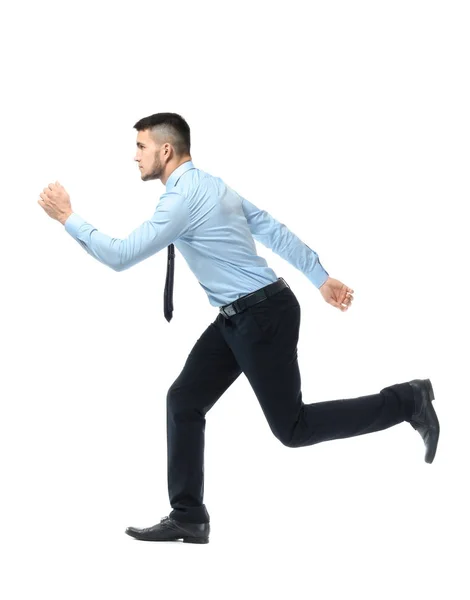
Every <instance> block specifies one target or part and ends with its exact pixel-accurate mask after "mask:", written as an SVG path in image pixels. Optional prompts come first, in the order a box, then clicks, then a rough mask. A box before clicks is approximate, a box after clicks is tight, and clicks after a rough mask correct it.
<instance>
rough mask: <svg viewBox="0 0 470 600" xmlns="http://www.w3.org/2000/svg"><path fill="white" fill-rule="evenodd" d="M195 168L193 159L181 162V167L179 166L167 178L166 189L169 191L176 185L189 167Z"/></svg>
mask: <svg viewBox="0 0 470 600" xmlns="http://www.w3.org/2000/svg"><path fill="white" fill-rule="evenodd" d="M194 168H195V167H194V165H193V161H192V160H188V161H186V162H184V163H183V164H181V165H180V166H179V167H177V168H176V169H175V170H174V171H173V172H172V174H171V175H170V176H169V177H168V179H167V180H166V185H165V187H166V191H167V192H169V191H170V190H171V189H172V188H174V187H175V185H176V183H177V182H178V179H179V178H180V177H181V175H183V173H186V171H189V169H194Z"/></svg>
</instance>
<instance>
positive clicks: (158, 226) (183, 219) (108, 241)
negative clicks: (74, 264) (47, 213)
mask: <svg viewBox="0 0 470 600" xmlns="http://www.w3.org/2000/svg"><path fill="white" fill-rule="evenodd" d="M64 226H65V229H66V231H67V232H68V233H69V234H70V235H71V236H72V237H73V238H74V239H75V240H77V242H78V243H79V244H80V245H81V246H82V247H83V248H84V249H85V250H86V251H87V252H88V254H90V255H91V256H93V257H94V258H96V259H97V260H99V261H100V262H102V263H103V264H105V265H107V266H108V267H111V268H112V269H114V270H115V271H124V270H125V269H128V268H129V267H132V266H133V265H135V264H137V263H139V262H141V261H142V260H144V259H146V258H148V257H149V256H152V254H155V253H157V252H159V251H160V250H162V249H163V248H165V247H166V246H168V245H169V244H171V243H173V242H174V241H175V240H176V239H178V238H179V237H181V236H182V235H184V234H185V233H186V232H187V231H188V230H189V229H190V223H189V208H188V203H187V200H186V199H185V198H184V196H182V195H181V194H179V193H177V192H176V190H175V191H173V190H171V191H169V192H165V193H164V194H163V195H162V196H161V197H160V200H159V203H158V204H157V208H156V210H155V212H154V214H153V216H152V217H151V218H150V219H148V220H147V221H145V222H144V223H142V225H140V226H139V227H137V229H135V230H134V231H133V232H132V233H131V234H129V236H128V237H127V238H126V239H124V240H121V239H119V238H113V237H110V236H108V235H105V234H104V233H101V232H100V231H98V230H97V229H96V227H94V226H93V225H91V224H90V223H87V222H86V221H85V220H84V219H82V217H80V216H79V215H77V213H75V212H74V213H72V214H71V215H70V216H69V217H68V218H67V220H66V221H65V223H64Z"/></svg>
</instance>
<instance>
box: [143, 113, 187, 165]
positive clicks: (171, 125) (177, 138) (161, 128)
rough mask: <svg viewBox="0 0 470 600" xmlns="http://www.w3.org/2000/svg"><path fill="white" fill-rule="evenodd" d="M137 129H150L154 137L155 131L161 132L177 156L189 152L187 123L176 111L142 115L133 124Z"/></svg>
mask: <svg viewBox="0 0 470 600" xmlns="http://www.w3.org/2000/svg"><path fill="white" fill-rule="evenodd" d="M134 127H135V129H137V131H143V130H145V129H150V134H151V135H152V137H153V138H154V139H155V133H161V134H162V135H163V138H164V139H165V141H168V142H169V143H170V144H171V145H172V146H173V147H174V149H175V152H176V154H177V155H178V156H184V155H185V154H190V150H191V132H190V129H189V125H188V124H187V123H186V121H185V120H184V119H183V117H182V116H181V115H178V114H176V113H170V112H165V113H155V114H154V115H150V116H149V117H144V118H143V119H140V121H137V123H136V124H135V125H134Z"/></svg>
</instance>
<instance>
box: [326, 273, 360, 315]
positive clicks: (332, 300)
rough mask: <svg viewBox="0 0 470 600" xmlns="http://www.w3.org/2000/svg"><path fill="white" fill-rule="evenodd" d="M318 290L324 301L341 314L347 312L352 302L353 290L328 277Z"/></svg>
mask: <svg viewBox="0 0 470 600" xmlns="http://www.w3.org/2000/svg"><path fill="white" fill-rule="evenodd" d="M319 289H320V292H321V295H322V296H323V298H324V299H325V301H326V302H328V304H331V305H332V306H335V307H336V308H339V310H341V311H342V312H345V311H347V310H348V308H349V307H350V306H351V302H352V301H353V300H354V297H353V294H354V290H352V289H351V288H349V287H348V286H347V285H345V284H344V283H341V281H338V279H333V278H332V277H328V279H327V280H326V281H325V283H324V284H322V286H321V287H320V288H319Z"/></svg>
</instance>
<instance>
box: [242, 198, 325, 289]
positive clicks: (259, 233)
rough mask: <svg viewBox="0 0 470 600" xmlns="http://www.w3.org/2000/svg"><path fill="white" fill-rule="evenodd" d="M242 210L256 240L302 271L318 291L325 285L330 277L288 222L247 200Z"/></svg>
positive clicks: (243, 201)
mask: <svg viewBox="0 0 470 600" xmlns="http://www.w3.org/2000/svg"><path fill="white" fill-rule="evenodd" d="M242 207H243V212H244V213H245V217H246V220H247V222H248V226H249V228H250V231H251V233H252V235H253V237H254V238H255V240H257V241H258V242H261V243H262V244H263V245H264V246H266V247H267V248H270V249H271V250H272V251H273V252H275V253H276V254H278V255H279V256H280V257H281V258H283V259H284V260H286V261H287V262H288V263H289V264H291V265H292V266H293V267H295V268H296V269H298V270H299V271H301V272H302V273H303V274H304V275H305V276H306V277H307V278H308V279H309V281H311V282H312V283H313V284H314V285H315V286H316V287H317V288H320V287H321V286H322V285H323V284H324V283H325V281H326V280H327V279H328V277H329V274H328V272H327V271H325V269H324V268H323V267H322V265H321V264H320V260H319V257H318V254H317V253H316V252H315V251H314V250H312V249H311V248H310V247H309V246H307V244H304V242H302V240H301V239H300V238H299V237H297V236H296V235H295V234H294V233H293V232H292V231H290V229H288V227H286V226H285V225H284V223H280V222H279V221H277V220H276V219H275V218H274V217H272V216H271V215H270V214H269V213H268V212H266V211H265V210H261V209H259V208H258V207H257V206H255V205H254V204H252V203H251V202H248V200H245V198H242Z"/></svg>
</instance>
